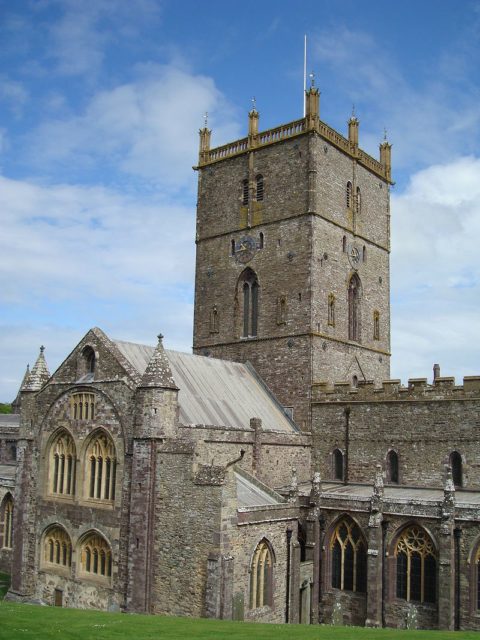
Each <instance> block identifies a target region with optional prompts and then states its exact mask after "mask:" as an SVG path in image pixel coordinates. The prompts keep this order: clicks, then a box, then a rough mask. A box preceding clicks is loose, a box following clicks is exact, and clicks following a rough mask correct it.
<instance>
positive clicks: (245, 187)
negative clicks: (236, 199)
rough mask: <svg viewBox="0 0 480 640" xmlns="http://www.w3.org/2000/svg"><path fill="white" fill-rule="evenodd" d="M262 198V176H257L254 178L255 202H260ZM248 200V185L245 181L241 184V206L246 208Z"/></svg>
mask: <svg viewBox="0 0 480 640" xmlns="http://www.w3.org/2000/svg"><path fill="white" fill-rule="evenodd" d="M263 196H264V183H263V176H262V175H260V174H258V175H257V176H256V178H255V200H256V201H257V202H261V201H262V200H263ZM249 198H250V183H249V181H248V180H247V179H245V180H243V182H242V205H244V206H246V205H247V204H248V201H249Z"/></svg>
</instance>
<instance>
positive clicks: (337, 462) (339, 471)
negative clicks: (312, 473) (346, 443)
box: [332, 449, 345, 480]
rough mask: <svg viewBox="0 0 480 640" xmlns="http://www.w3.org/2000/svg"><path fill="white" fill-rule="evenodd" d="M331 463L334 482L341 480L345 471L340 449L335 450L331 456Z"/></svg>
mask: <svg viewBox="0 0 480 640" xmlns="http://www.w3.org/2000/svg"><path fill="white" fill-rule="evenodd" d="M332 463H333V477H334V478H335V480H343V478H344V474H345V469H344V459H343V453H342V452H341V451H340V449H335V451H334V452H333V455H332Z"/></svg>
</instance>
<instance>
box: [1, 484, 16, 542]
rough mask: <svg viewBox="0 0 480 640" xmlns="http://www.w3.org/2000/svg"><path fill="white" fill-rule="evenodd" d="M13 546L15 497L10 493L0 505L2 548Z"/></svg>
mask: <svg viewBox="0 0 480 640" xmlns="http://www.w3.org/2000/svg"><path fill="white" fill-rule="evenodd" d="M12 547H13V498H12V496H11V494H10V493H7V495H6V496H5V497H4V498H3V500H2V504H1V506H0V549H11V548H12Z"/></svg>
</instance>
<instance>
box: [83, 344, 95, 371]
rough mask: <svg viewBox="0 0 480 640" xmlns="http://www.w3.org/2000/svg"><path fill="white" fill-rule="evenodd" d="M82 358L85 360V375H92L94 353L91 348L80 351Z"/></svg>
mask: <svg viewBox="0 0 480 640" xmlns="http://www.w3.org/2000/svg"><path fill="white" fill-rule="evenodd" d="M82 356H83V358H84V360H85V370H86V373H94V372H95V351H94V350H93V349H92V347H85V349H84V350H83V351H82Z"/></svg>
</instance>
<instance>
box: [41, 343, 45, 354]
mask: <svg viewBox="0 0 480 640" xmlns="http://www.w3.org/2000/svg"><path fill="white" fill-rule="evenodd" d="M44 351H45V347H44V346H43V344H42V346H41V347H40V353H43V352H44Z"/></svg>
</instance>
